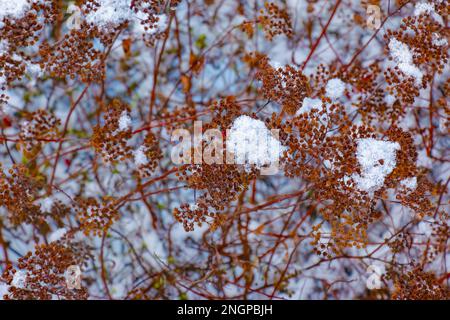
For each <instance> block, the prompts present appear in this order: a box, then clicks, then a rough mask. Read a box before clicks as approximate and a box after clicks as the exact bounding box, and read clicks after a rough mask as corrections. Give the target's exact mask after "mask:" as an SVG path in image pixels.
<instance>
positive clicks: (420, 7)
mask: <svg viewBox="0 0 450 320" xmlns="http://www.w3.org/2000/svg"><path fill="white" fill-rule="evenodd" d="M432 12H434V3H429V2H419V3H418V4H416V7H415V8H414V15H415V16H419V15H421V14H423V13H425V14H430V13H432Z"/></svg>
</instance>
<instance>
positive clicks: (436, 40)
mask: <svg viewBox="0 0 450 320" xmlns="http://www.w3.org/2000/svg"><path fill="white" fill-rule="evenodd" d="M431 43H432V44H433V45H435V46H437V47H443V46H446V45H448V42H447V39H445V38H442V37H441V36H439V34H437V33H436V32H435V33H433V35H432V39H431Z"/></svg>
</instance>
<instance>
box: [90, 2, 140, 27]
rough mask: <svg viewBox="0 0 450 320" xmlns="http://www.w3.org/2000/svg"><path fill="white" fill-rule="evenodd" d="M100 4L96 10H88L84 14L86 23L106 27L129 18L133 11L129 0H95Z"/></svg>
mask: <svg viewBox="0 0 450 320" xmlns="http://www.w3.org/2000/svg"><path fill="white" fill-rule="evenodd" d="M97 2H98V3H99V4H100V6H99V7H98V8H97V10H93V11H91V12H89V13H88V14H87V16H86V21H87V22H88V23H93V24H95V25H97V26H99V27H108V26H115V25H118V24H121V23H123V22H125V21H127V20H130V19H131V17H132V15H133V11H132V10H131V0H97Z"/></svg>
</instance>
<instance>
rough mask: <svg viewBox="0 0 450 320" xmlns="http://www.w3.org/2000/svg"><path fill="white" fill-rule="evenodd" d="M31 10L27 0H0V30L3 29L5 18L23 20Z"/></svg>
mask: <svg viewBox="0 0 450 320" xmlns="http://www.w3.org/2000/svg"><path fill="white" fill-rule="evenodd" d="M29 9H30V3H29V2H28V1H27V0H0V28H3V19H4V18H6V17H8V18H21V17H23V16H24V15H25V13H26V12H27V11H28V10H29Z"/></svg>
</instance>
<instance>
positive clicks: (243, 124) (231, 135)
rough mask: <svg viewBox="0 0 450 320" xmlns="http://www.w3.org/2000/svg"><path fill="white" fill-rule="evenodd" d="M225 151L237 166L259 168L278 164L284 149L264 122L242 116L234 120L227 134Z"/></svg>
mask: <svg viewBox="0 0 450 320" xmlns="http://www.w3.org/2000/svg"><path fill="white" fill-rule="evenodd" d="M226 146H227V151H228V152H229V153H231V154H233V155H234V159H235V162H236V163H237V164H245V165H246V169H249V168H250V165H255V166H256V167H257V168H261V167H263V166H266V165H271V164H274V163H278V160H279V157H280V155H281V153H282V151H283V149H284V147H283V146H282V145H281V143H280V141H278V140H277V139H276V138H275V137H274V136H273V135H272V133H271V132H270V131H269V129H267V127H266V125H265V124H264V122H262V121H260V120H256V119H253V118H250V117H249V116H246V115H242V116H240V117H238V118H236V119H235V120H234V122H233V125H232V126H231V129H230V130H228V132H227V139H226Z"/></svg>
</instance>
